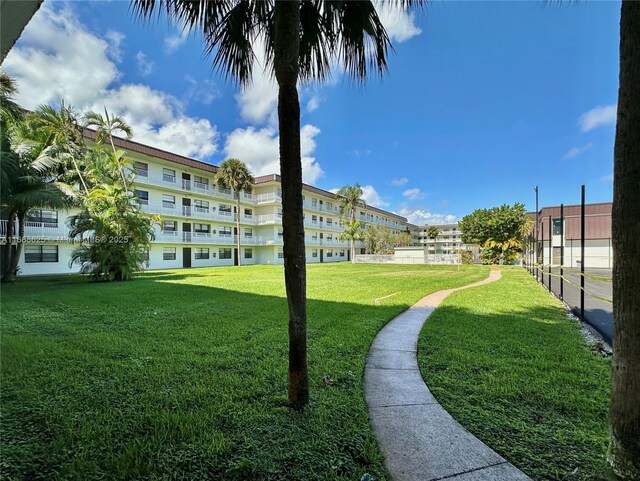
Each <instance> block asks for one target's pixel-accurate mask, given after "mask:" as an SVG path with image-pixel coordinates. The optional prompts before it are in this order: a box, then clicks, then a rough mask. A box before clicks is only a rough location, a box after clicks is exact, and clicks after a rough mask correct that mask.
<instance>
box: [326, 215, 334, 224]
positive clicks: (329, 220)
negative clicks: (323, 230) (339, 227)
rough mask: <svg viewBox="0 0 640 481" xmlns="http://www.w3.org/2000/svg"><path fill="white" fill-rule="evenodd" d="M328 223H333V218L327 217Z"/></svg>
mask: <svg viewBox="0 0 640 481" xmlns="http://www.w3.org/2000/svg"><path fill="white" fill-rule="evenodd" d="M327 225H333V219H331V218H329V217H327Z"/></svg>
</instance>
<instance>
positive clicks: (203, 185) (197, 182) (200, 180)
mask: <svg viewBox="0 0 640 481" xmlns="http://www.w3.org/2000/svg"><path fill="white" fill-rule="evenodd" d="M193 185H194V186H195V187H196V188H198V189H207V188H208V187H209V179H207V178H206V177H200V176H199V175H194V176H193Z"/></svg>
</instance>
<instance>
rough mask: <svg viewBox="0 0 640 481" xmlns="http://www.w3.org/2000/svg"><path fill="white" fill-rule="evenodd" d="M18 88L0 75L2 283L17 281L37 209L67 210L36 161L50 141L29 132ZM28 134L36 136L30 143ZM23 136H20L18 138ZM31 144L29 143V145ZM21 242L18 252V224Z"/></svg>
mask: <svg viewBox="0 0 640 481" xmlns="http://www.w3.org/2000/svg"><path fill="white" fill-rule="evenodd" d="M15 92H16V88H15V84H14V82H13V79H12V78H11V77H9V76H8V75H6V74H4V73H0V145H1V146H2V162H1V164H2V169H1V170H2V175H1V185H0V206H2V217H3V219H4V220H6V223H7V225H6V229H5V232H4V240H5V242H4V246H3V251H2V272H1V275H2V281H3V282H10V281H13V279H14V277H15V273H16V271H17V268H18V262H19V260H20V255H21V252H22V244H23V242H20V240H21V239H23V238H24V234H25V220H26V217H27V213H28V212H29V211H30V210H31V209H33V208H36V207H53V208H58V207H63V206H65V205H66V199H65V196H64V195H63V193H62V190H61V189H60V188H59V186H58V184H57V183H56V182H54V181H53V180H52V177H51V175H49V172H47V170H46V169H40V168H39V167H40V164H39V163H38V162H36V159H38V158H39V157H41V156H42V152H43V151H45V150H46V149H50V147H51V143H50V139H48V138H46V137H43V135H42V133H41V132H36V131H33V130H31V129H29V128H28V122H27V120H26V119H25V118H24V115H23V111H22V110H21V109H20V108H19V107H18V106H17V105H16V104H15V103H14V102H13V101H12V100H11V97H12V96H13V94H15ZM24 132H30V133H31V134H32V135H31V137H30V138H28V139H26V138H24V137H22V134H23V133H24ZM18 134H20V135H18ZM27 140H28V142H26V141H27ZM16 221H17V223H18V239H19V241H18V242H17V244H16V246H15V248H14V247H13V240H14V236H15V224H16Z"/></svg>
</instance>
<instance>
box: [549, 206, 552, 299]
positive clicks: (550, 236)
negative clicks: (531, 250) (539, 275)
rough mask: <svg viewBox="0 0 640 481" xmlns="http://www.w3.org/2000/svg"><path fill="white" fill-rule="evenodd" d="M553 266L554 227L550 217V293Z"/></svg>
mask: <svg viewBox="0 0 640 481" xmlns="http://www.w3.org/2000/svg"><path fill="white" fill-rule="evenodd" d="M551 264H553V226H552V225H551V216H549V292H551Z"/></svg>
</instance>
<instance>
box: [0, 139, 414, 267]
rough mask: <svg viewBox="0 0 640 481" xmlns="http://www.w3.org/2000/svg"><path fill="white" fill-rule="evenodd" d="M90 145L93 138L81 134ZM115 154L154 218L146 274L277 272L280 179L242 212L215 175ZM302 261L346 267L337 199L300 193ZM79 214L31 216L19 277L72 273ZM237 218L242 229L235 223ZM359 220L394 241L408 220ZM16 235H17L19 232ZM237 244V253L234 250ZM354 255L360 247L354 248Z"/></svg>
mask: <svg viewBox="0 0 640 481" xmlns="http://www.w3.org/2000/svg"><path fill="white" fill-rule="evenodd" d="M85 135H86V136H87V137H88V140H89V141H92V140H94V138H95V133H94V132H93V131H89V130H87V131H85ZM114 142H115V144H116V146H117V147H118V148H119V149H122V150H124V151H125V152H126V155H127V156H129V157H131V158H132V159H133V160H134V161H135V172H136V177H135V185H134V190H135V194H136V197H137V198H138V202H139V204H140V207H141V209H142V210H143V212H145V213H147V214H149V215H157V216H159V217H160V221H159V223H158V224H157V225H156V226H155V239H154V240H153V241H152V242H151V246H150V248H149V252H148V255H147V258H148V260H147V268H149V269H169V268H181V267H186V268H189V267H205V266H229V265H234V264H238V260H239V259H240V263H241V264H243V265H246V264H282V263H283V257H284V255H283V250H282V249H283V241H282V205H281V188H280V176H279V175H277V174H271V175H264V176H259V177H256V178H255V183H254V185H253V188H252V189H251V191H245V192H241V193H240V210H239V211H238V209H237V207H236V200H235V196H234V192H232V191H231V190H229V189H224V188H221V187H219V186H218V185H216V184H215V182H214V175H215V173H216V172H217V167H216V166H214V165H211V164H209V163H206V162H202V161H198V160H195V159H191V158H188V157H184V156H181V155H177V154H174V153H171V152H167V151H164V150H160V149H157V148H154V147H151V146H148V145H144V144H141V143H138V142H134V141H130V140H125V139H120V138H114ZM303 195H304V214H305V218H304V226H305V244H306V254H307V255H306V260H307V262H308V263H315V262H338V261H348V260H350V250H349V242H348V241H340V240H338V236H339V234H340V233H341V232H342V231H343V230H344V227H343V225H342V223H341V219H340V212H339V206H340V201H339V199H338V198H337V197H336V195H335V194H333V193H331V192H328V191H325V190H322V189H319V188H317V187H314V186H312V185H307V184H305V185H304V188H303ZM76 213H77V210H73V209H71V210H68V211H65V210H52V209H34V210H31V211H30V212H29V213H28V215H27V218H26V222H25V232H24V238H22V239H18V238H17V235H16V236H14V237H13V238H12V239H11V240H10V242H12V243H14V244H15V243H17V242H18V241H20V242H24V245H23V249H22V253H21V256H20V259H19V274H22V275H34V274H60V273H75V272H78V270H79V266H78V265H75V264H74V265H70V264H69V260H70V257H71V252H72V251H73V249H74V247H75V245H74V242H73V241H71V240H70V238H69V224H68V218H69V217H70V216H72V215H74V214H76ZM238 216H239V218H240V229H239V231H238V229H237V225H236V217H238ZM357 218H358V219H359V220H361V221H363V222H364V224H365V226H366V225H371V224H377V225H382V226H385V227H387V228H389V229H390V230H391V231H392V232H393V233H400V232H402V231H405V230H406V225H407V220H406V218H404V217H402V216H399V215H396V214H393V213H391V212H387V211H384V210H382V209H378V208H375V207H371V206H366V207H361V208H359V209H358V212H357ZM14 232H16V233H17V232H18V230H17V228H16V229H15V230H14ZM6 233H7V220H0V236H1V237H2V239H3V241H2V242H6V240H5V237H6ZM236 236H240V250H239V251H238V248H237V246H236V240H237V238H236ZM356 253H358V254H360V253H364V243H362V242H361V241H357V242H356Z"/></svg>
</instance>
